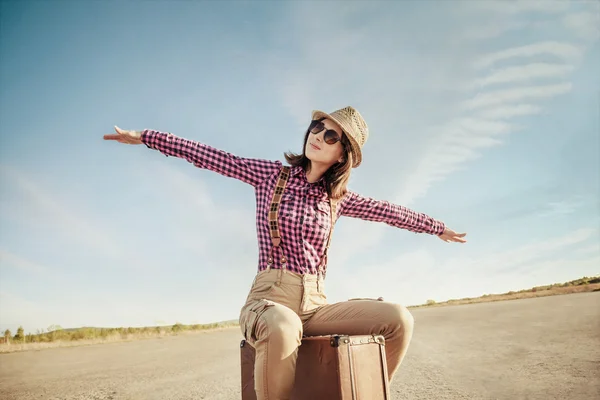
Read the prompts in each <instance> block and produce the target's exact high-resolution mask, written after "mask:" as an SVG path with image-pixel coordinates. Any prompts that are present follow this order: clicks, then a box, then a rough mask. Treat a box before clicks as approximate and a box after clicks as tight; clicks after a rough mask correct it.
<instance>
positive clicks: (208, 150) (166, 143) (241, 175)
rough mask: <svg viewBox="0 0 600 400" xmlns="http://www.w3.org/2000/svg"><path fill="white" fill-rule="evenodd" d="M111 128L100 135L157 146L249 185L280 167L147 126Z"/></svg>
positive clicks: (276, 164) (262, 179)
mask: <svg viewBox="0 0 600 400" xmlns="http://www.w3.org/2000/svg"><path fill="white" fill-rule="evenodd" d="M115 130H116V131H117V134H114V135H105V136H104V139H105V140H116V141H118V142H120V143H126V144H145V145H146V147H148V148H150V149H155V150H158V151H160V152H161V153H163V154H164V155H166V156H173V157H179V158H183V159H185V160H187V161H188V162H190V163H192V164H194V165H195V166H196V167H198V168H203V169H208V170H210V171H214V172H217V173H219V174H221V175H224V176H227V177H230V178H235V179H239V180H241V181H242V182H245V183H248V184H250V185H252V186H256V185H257V184H259V183H260V182H262V181H264V180H265V179H267V178H268V177H269V176H270V175H271V174H272V173H274V172H275V171H277V170H278V169H279V167H280V163H279V162H277V161H271V160H261V159H253V158H243V157H238V156H236V155H233V154H231V153H228V152H225V151H223V150H219V149H216V148H214V147H210V146H208V145H206V144H204V143H200V142H197V141H193V140H189V139H185V138H182V137H178V136H175V135H173V134H171V133H166V132H160V131H156V130H151V129H146V130H143V131H127V130H122V129H120V128H118V127H115Z"/></svg>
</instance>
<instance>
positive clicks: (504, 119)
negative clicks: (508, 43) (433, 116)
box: [396, 2, 585, 204]
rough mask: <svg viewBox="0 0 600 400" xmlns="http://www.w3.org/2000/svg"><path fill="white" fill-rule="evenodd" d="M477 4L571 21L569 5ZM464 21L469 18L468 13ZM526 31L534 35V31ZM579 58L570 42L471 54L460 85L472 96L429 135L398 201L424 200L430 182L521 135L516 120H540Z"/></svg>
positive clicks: (567, 87)
mask: <svg viewBox="0 0 600 400" xmlns="http://www.w3.org/2000/svg"><path fill="white" fill-rule="evenodd" d="M480 3H481V4H480ZM483 3H485V4H483ZM478 4H479V5H478V6H476V7H481V8H482V9H486V10H495V11H497V12H498V13H500V15H502V13H505V14H506V15H516V14H520V13H526V12H527V13H530V15H535V13H536V12H549V13H551V14H563V13H567V14H565V17H566V16H567V15H570V14H568V9H569V7H570V6H569V4H568V3H560V4H559V3H550V2H511V3H510V4H509V3H504V2H499V3H489V2H478ZM471 12H472V11H471ZM531 13H533V14H531ZM469 15H470V16H471V17H473V14H472V13H471V14H469ZM492 15H496V16H495V17H491V19H492V21H494V20H496V19H497V18H498V17H497V14H492ZM481 17H482V18H481V22H482V23H488V22H489V21H490V17H488V16H481ZM500 18H502V17H500ZM529 29H532V30H535V26H531V27H529ZM482 40H483V41H485V38H482ZM584 54H585V47H583V46H581V45H580V44H578V43H577V41H576V40H575V39H573V40H571V41H569V40H563V41H539V42H534V43H529V44H518V45H516V46H513V47H509V48H505V49H501V50H498V51H493V52H489V53H477V52H476V53H473V54H472V55H471V59H470V60H467V62H468V63H470V64H471V65H472V66H474V70H473V75H472V76H471V79H470V80H468V81H467V82H466V83H465V85H466V87H468V88H469V89H470V90H471V91H474V92H475V93H474V94H473V95H472V96H471V97H470V98H463V99H461V100H460V101H459V102H458V104H459V105H460V107H459V108H458V109H457V110H456V113H455V115H454V116H452V117H450V118H449V119H448V121H447V122H445V123H442V124H440V126H438V127H437V128H436V129H428V132H430V131H437V133H434V134H433V135H432V136H431V139H430V141H429V144H428V146H427V147H426V150H425V152H424V154H422V155H421V158H420V161H419V162H418V164H417V166H416V168H415V169H414V170H413V173H412V174H411V176H410V177H409V179H408V180H407V182H406V184H405V185H404V186H403V187H402V189H400V191H399V192H398V195H397V196H396V199H397V201H399V202H402V203H404V204H410V203H413V202H414V201H415V200H416V199H418V198H420V197H422V196H424V195H425V194H426V193H427V191H428V190H429V189H430V188H431V187H432V185H433V184H434V182H437V181H441V180H443V179H445V178H446V177H447V176H449V175H450V174H452V173H453V172H455V171H457V170H459V169H461V168H463V166H464V165H465V164H466V163H467V162H469V161H472V160H475V159H477V158H478V157H480V155H481V151H482V150H483V149H485V148H490V147H493V146H498V145H501V144H503V142H504V140H505V139H504V138H503V136H505V135H506V134H509V133H513V132H516V131H524V130H526V129H527V126H525V125H523V123H522V122H516V120H515V119H516V118H519V117H524V116H528V115H536V114H541V113H543V111H544V102H545V101H547V100H550V99H552V98H555V97H557V96H560V95H564V94H566V93H569V92H570V91H571V90H572V89H573V84H572V83H571V82H570V74H571V73H573V72H574V71H575V70H576V66H577V65H578V64H579V62H580V60H581V58H582V57H583V56H584ZM548 57H550V59H553V61H549V60H550V59H549V58H548ZM505 63H510V64H506V65H504V64H505ZM542 81H543V82H542Z"/></svg>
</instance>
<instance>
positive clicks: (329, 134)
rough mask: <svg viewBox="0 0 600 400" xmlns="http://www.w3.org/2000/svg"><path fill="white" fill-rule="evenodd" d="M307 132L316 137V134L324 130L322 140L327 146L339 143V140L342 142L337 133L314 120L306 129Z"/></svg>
mask: <svg viewBox="0 0 600 400" xmlns="http://www.w3.org/2000/svg"><path fill="white" fill-rule="evenodd" d="M308 130H309V131H310V133H312V134H313V135H316V134H317V133H319V132H322V131H323V130H325V133H324V134H323V140H324V141H325V143H327V144H335V143H337V142H339V141H340V140H342V137H341V136H340V135H338V133H337V132H336V131H334V130H332V129H326V128H325V124H324V123H323V122H321V121H316V120H313V121H311V123H310V126H309V127H308Z"/></svg>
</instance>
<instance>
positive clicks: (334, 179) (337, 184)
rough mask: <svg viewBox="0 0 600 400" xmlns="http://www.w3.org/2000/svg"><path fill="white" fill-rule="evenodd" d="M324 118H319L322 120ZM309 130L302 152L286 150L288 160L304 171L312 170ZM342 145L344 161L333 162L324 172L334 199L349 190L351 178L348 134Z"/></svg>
mask: <svg viewBox="0 0 600 400" xmlns="http://www.w3.org/2000/svg"><path fill="white" fill-rule="evenodd" d="M323 119H324V118H321V119H319V121H322V120H323ZM309 133H310V132H309V130H308V129H307V130H306V134H305V135H304V142H303V146H302V154H295V153H291V152H286V153H285V154H284V156H285V159H286V160H287V162H288V163H289V164H290V165H291V166H293V167H297V166H300V167H302V168H303V169H304V171H308V170H310V160H309V159H308V157H306V154H305V149H306V141H307V140H308V135H309ZM341 143H342V147H343V148H344V156H343V160H342V162H338V163H335V164H333V165H332V166H331V167H329V169H328V170H327V171H326V172H325V174H324V176H323V177H324V179H325V188H326V189H327V194H328V195H329V197H331V198H333V199H341V198H342V197H343V196H344V195H345V194H346V192H347V191H348V189H347V187H348V181H349V180H350V173H351V172H352V163H353V160H352V147H351V146H350V141H349V140H348V138H347V137H346V135H345V134H344V135H342V140H341Z"/></svg>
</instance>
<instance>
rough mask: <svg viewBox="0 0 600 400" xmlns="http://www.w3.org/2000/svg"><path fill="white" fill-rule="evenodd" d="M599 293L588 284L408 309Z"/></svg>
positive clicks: (598, 285) (598, 288) (594, 285)
mask: <svg viewBox="0 0 600 400" xmlns="http://www.w3.org/2000/svg"><path fill="white" fill-rule="evenodd" d="M596 291H600V283H588V284H581V285H576V286H552V285H551V286H544V287H538V288H533V289H528V290H522V291H519V292H508V293H502V294H489V295H483V296H481V297H467V298H464V299H451V300H448V301H444V302H440V303H438V302H434V301H432V300H430V301H429V302H428V303H427V304H420V305H416V306H410V307H409V308H420V307H440V306H455V305H461V304H473V303H486V302H490V301H504V300H517V299H530V298H534V297H545V296H556V295H562V294H572V293H584V292H596Z"/></svg>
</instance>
